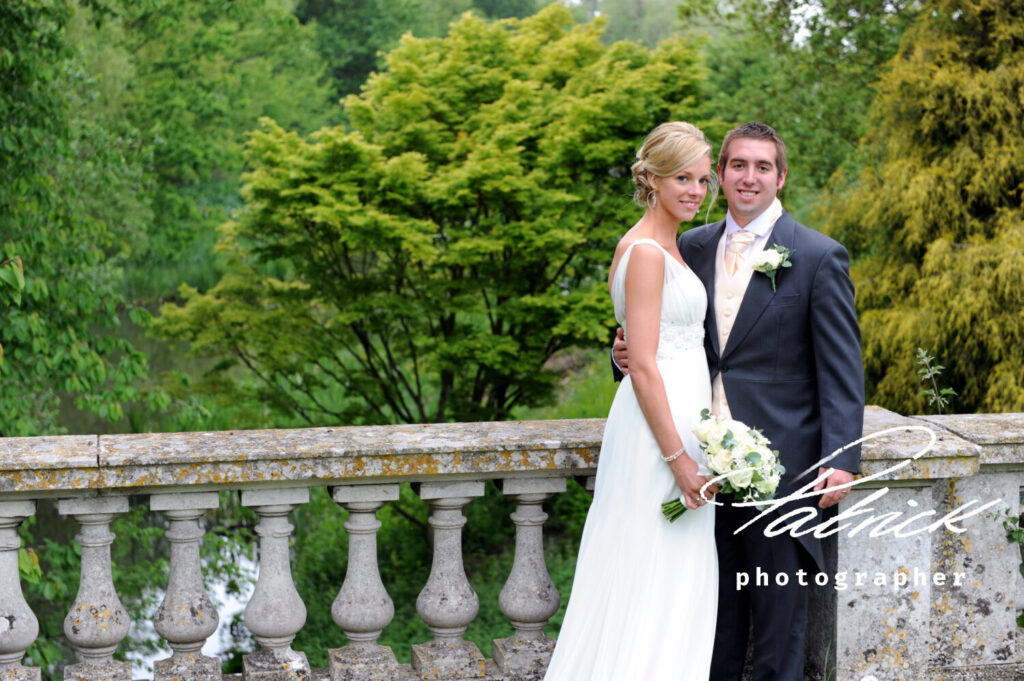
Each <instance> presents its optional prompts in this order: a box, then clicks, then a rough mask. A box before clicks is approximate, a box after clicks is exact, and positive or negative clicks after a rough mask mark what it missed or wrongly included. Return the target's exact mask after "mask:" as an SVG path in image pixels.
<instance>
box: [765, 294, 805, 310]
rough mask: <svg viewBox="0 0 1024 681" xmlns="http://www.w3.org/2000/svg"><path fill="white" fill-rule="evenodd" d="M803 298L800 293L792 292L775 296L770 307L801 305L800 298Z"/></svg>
mask: <svg viewBox="0 0 1024 681" xmlns="http://www.w3.org/2000/svg"><path fill="white" fill-rule="evenodd" d="M801 298H803V296H801V295H800V294H799V293H792V294H790V295H786V296H775V297H774V298H773V299H772V302H771V303H769V305H768V306H769V307H791V306H793V305H799V304H800V299H801Z"/></svg>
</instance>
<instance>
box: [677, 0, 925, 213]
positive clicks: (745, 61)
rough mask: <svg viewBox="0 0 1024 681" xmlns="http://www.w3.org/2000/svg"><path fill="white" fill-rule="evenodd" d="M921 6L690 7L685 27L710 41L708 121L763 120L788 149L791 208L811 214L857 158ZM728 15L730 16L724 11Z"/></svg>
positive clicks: (825, 2) (791, 1)
mask: <svg viewBox="0 0 1024 681" xmlns="http://www.w3.org/2000/svg"><path fill="white" fill-rule="evenodd" d="M917 5H918V3H917V2H916V0H897V1H894V2H885V3H879V2H875V0H768V1H762V0H740V1H739V2H734V3H728V4H726V3H714V2H710V3H709V2H705V1H703V0H688V1H686V2H683V3H681V4H680V7H679V13H680V17H681V19H682V21H683V23H684V25H685V26H686V27H688V28H690V29H691V30H692V31H693V32H696V33H705V34H707V35H708V36H709V39H708V42H707V45H706V48H705V49H706V53H707V59H706V61H707V63H708V67H709V70H710V73H709V76H708V82H707V86H706V89H707V92H708V98H707V100H706V103H707V107H708V108H707V111H708V114H709V115H715V116H718V117H719V118H721V119H722V120H724V121H728V122H730V123H736V124H738V123H744V122H746V121H751V120H759V121H764V122H766V123H769V124H770V125H772V126H774V127H776V128H777V129H778V130H779V132H780V134H781V135H782V137H783V139H784V140H786V144H787V146H788V150H789V155H790V159H789V161H790V167H791V172H790V175H789V179H788V180H787V182H786V188H785V190H784V196H783V200H784V201H785V203H786V205H787V207H788V208H789V209H790V210H792V211H795V212H796V213H797V214H798V215H801V216H805V217H809V214H810V210H811V208H812V207H813V205H814V203H815V201H816V200H817V197H818V194H819V192H820V191H821V189H822V188H823V187H824V186H825V184H826V183H827V182H828V179H829V177H831V175H832V174H833V172H835V170H836V169H837V168H839V167H840V166H841V165H842V164H843V163H848V162H849V161H850V160H851V158H852V157H854V155H855V152H856V149H857V144H858V141H859V140H860V138H861V137H862V136H863V135H864V133H865V131H866V127H867V121H868V111H869V108H870V105H871V102H872V100H873V99H874V96H875V92H874V88H873V83H874V82H875V81H876V80H877V78H878V75H879V73H880V71H881V68H882V66H883V65H884V64H885V63H886V62H887V61H888V60H889V59H890V58H891V57H892V56H893V54H895V52H896V49H897V46H898V44H899V40H900V36H901V35H902V34H903V31H904V30H905V28H906V26H907V24H908V23H909V22H910V21H911V20H913V18H914V17H915V16H916V14H917V11H918V8H917ZM723 7H725V8H728V9H723Z"/></svg>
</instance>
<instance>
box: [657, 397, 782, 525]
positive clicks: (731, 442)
mask: <svg viewBox="0 0 1024 681" xmlns="http://www.w3.org/2000/svg"><path fill="white" fill-rule="evenodd" d="M700 416H701V421H700V422H699V423H698V424H697V426H696V427H695V428H694V429H693V434H694V435H695V436H696V437H697V440H698V441H699V442H700V448H701V450H702V451H703V452H704V455H705V457H706V459H707V465H708V468H709V469H711V471H712V472H713V473H714V474H715V477H714V478H712V479H713V480H715V481H717V482H720V486H721V491H722V492H724V493H726V494H734V495H736V496H737V497H738V498H739V499H740V500H741V501H748V502H749V501H765V500H768V499H771V498H772V496H773V495H774V494H775V490H776V489H778V486H779V481H780V480H781V479H782V474H783V473H785V472H786V469H785V467H784V466H783V465H782V464H781V463H779V452H778V451H777V450H773V449H771V443H770V442H769V441H768V439H767V438H766V437H765V436H764V435H762V434H761V432H760V431H759V430H755V429H754V428H751V427H750V426H748V425H746V424H745V423H742V422H741V421H735V420H733V419H723V418H719V417H712V416H711V412H710V411H709V410H707V409H705V410H703V411H702V412H701V415H700ZM686 458H689V457H686ZM694 469H696V464H694ZM698 477H701V478H702V479H703V476H698ZM678 478H679V476H678V475H677V476H676V479H677V480H678ZM680 489H681V490H682V491H683V496H682V497H680V498H679V499H673V500H672V501H668V502H666V503H664V504H662V506H661V509H662V512H663V513H664V514H665V517H667V518H668V519H669V520H670V521H674V520H676V519H678V518H679V517H680V516H681V515H683V513H685V512H686V510H687V508H693V507H692V506H690V499H692V496H691V495H690V493H689V490H687V489H684V488H683V486H682V485H680ZM698 490H699V488H698ZM698 494H699V491H698Z"/></svg>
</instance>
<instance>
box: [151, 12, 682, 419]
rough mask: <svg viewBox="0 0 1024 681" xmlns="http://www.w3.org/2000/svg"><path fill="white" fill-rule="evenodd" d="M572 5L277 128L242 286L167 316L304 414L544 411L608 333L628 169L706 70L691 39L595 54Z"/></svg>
mask: <svg viewBox="0 0 1024 681" xmlns="http://www.w3.org/2000/svg"><path fill="white" fill-rule="evenodd" d="M602 26H603V22H601V21H598V22H594V23H591V24H587V25H584V26H575V27H574V26H572V19H571V16H570V14H569V11H568V10H567V9H565V8H563V7H560V6H557V5H556V6H551V7H549V8H547V9H545V10H543V11H542V12H540V13H539V14H538V15H536V16H534V17H531V18H528V19H523V20H516V19H508V20H502V21H499V22H494V23H490V24H489V23H486V22H485V21H483V20H481V19H479V18H476V17H473V16H472V15H466V16H464V17H463V19H461V20H460V21H459V22H458V23H457V24H455V25H453V27H452V30H451V33H450V35H449V36H448V37H447V38H433V39H417V38H413V37H411V36H406V37H405V38H403V40H402V42H401V45H400V46H399V47H398V48H397V49H396V50H394V51H393V52H391V53H390V54H389V55H388V57H387V70H386V71H384V72H382V73H380V74H377V75H374V76H373V77H372V78H371V79H370V81H369V82H368V83H367V86H366V89H365V90H364V93H363V94H362V95H361V96H358V97H356V96H351V97H349V98H348V99H347V100H346V102H345V106H346V109H347V112H348V114H349V116H350V117H351V120H352V124H353V126H354V127H355V130H354V131H351V132H347V131H345V130H343V129H341V128H327V129H324V130H321V131H319V132H318V133H316V134H315V135H314V136H313V137H312V138H311V139H309V140H304V139H302V138H301V137H300V136H299V135H296V134H294V133H290V132H286V131H284V130H283V129H281V128H280V127H279V126H277V125H276V124H274V123H272V122H269V121H267V122H264V123H263V125H262V126H261V129H260V130H259V131H258V132H256V133H255V134H253V136H252V139H251V141H250V144H249V154H250V156H249V158H250V163H251V164H252V166H253V170H252V172H250V173H249V174H248V175H247V176H246V180H247V184H246V187H245V197H246V205H245V207H244V209H243V210H242V211H241V212H240V214H239V216H238V219H237V220H236V221H233V222H231V223H228V224H227V225H226V226H225V227H224V230H223V237H222V240H221V243H220V249H221V250H222V251H223V252H225V253H226V254H228V255H229V257H230V258H231V259H232V265H231V268H230V271H229V272H228V274H227V275H226V276H225V277H224V278H223V279H222V280H221V282H220V283H219V284H218V285H217V286H216V287H215V288H214V289H212V290H211V291H209V292H208V293H205V294H202V293H200V292H198V291H196V290H194V289H189V288H184V289H183V290H182V295H183V296H184V297H185V298H186V300H187V304H186V305H184V306H182V307H176V306H165V307H164V308H162V309H161V317H160V319H159V320H158V322H157V325H158V328H159V330H160V331H161V332H162V333H164V334H166V335H167V336H169V337H173V338H180V339H186V340H188V341H190V342H191V343H192V347H193V351H195V352H198V353H208V354H212V355H219V356H223V355H230V356H233V357H235V358H237V360H238V361H240V362H241V363H243V364H244V365H245V366H246V367H247V368H248V369H249V370H250V371H251V372H252V374H253V375H255V376H257V377H258V378H259V379H260V380H261V381H262V385H263V389H264V391H265V396H266V397H267V398H268V399H272V400H275V401H276V404H278V405H281V406H283V407H284V408H286V409H290V410H292V412H293V413H295V414H296V415H298V416H299V417H300V418H301V419H303V420H304V421H305V422H307V423H356V422H395V421H400V422H401V421H404V422H428V421H444V420H449V419H461V420H478V419H500V418H505V417H507V416H508V415H509V411H510V410H511V409H512V408H513V407H515V406H516V405H527V406H528V405H531V404H536V403H538V402H540V401H543V400H544V399H547V398H548V397H549V396H550V395H551V393H552V389H553V388H554V386H555V383H556V378H557V374H556V373H555V372H553V371H550V370H546V369H544V368H543V365H544V363H545V361H546V360H548V359H549V358H550V357H551V356H552V355H553V354H554V353H556V352H557V351H559V350H560V349H562V348H566V347H569V346H572V345H577V344H588V343H589V344H593V343H606V342H607V340H608V322H609V320H610V318H611V315H610V304H609V301H608V294H607V290H606V286H605V277H606V272H607V263H608V260H609V254H610V253H611V251H612V247H613V245H614V243H615V239H616V237H617V236H618V235H619V234H621V233H622V232H623V231H624V230H625V229H626V228H628V226H629V225H630V224H631V223H632V222H633V221H635V220H636V219H637V216H638V215H637V211H636V209H635V208H634V207H632V206H631V205H630V203H629V195H630V191H631V181H630V179H629V164H630V162H631V160H632V158H633V155H634V153H635V149H636V147H637V146H638V144H639V143H640V142H641V141H642V139H643V137H644V135H645V134H646V133H647V132H648V131H649V130H650V129H651V128H653V127H654V126H655V125H656V124H657V123H660V122H662V121H665V120H670V119H674V118H690V119H691V120H692V116H691V114H692V112H693V107H694V102H695V101H696V100H698V99H699V98H700V88H699V85H700V80H701V75H702V70H701V67H700V64H699V62H698V58H697V55H696V54H695V53H694V50H693V49H692V48H691V47H690V46H689V45H687V44H684V43H683V42H680V41H675V42H669V43H665V44H663V45H661V46H660V47H659V48H657V49H656V50H654V51H648V50H647V49H645V48H643V47H641V46H640V45H637V44H630V43H618V44H615V45H613V46H611V47H608V48H606V47H604V46H603V45H602V44H601V41H600V38H601V30H602Z"/></svg>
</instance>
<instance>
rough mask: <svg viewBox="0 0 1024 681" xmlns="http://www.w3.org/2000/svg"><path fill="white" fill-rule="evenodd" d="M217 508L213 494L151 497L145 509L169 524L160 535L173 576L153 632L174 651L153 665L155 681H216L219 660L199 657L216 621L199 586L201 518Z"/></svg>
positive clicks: (215, 612) (201, 573) (215, 496)
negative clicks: (168, 546)
mask: <svg viewBox="0 0 1024 681" xmlns="http://www.w3.org/2000/svg"><path fill="white" fill-rule="evenodd" d="M217 506H218V497H217V493H216V492H189V493H184V494H154V495H153V496H151V497H150V499H149V508H150V509H151V510H153V511H160V512H161V513H163V514H164V517H166V518H167V520H168V522H169V523H170V526H169V527H168V528H167V532H166V534H165V535H164V536H166V537H167V539H168V541H170V543H171V574H170V578H169V579H168V581H167V593H166V595H165V596H164V600H163V602H162V603H161V604H160V607H159V608H158V609H157V611H156V615H155V616H154V617H153V627H154V628H155V629H156V632H157V633H158V634H160V635H161V636H163V637H164V640H166V641H167V643H168V644H169V645H170V646H171V650H172V651H174V652H173V654H172V655H171V657H168V658H165V659H163V660H158V661H157V662H156V663H155V664H154V665H153V679H154V681H220V676H221V674H220V660H218V659H217V658H215V657H209V656H207V655H203V654H202V652H201V650H202V648H203V645H204V644H205V643H206V639H207V638H209V637H210V635H211V634H213V632H215V631H216V630H217V624H218V623H219V621H220V618H219V616H218V615H217V608H216V606H215V605H214V604H213V601H211V600H210V596H209V594H207V592H206V587H205V586H204V585H203V571H202V566H201V564H200V562H199V542H200V540H201V539H202V538H203V527H202V524H201V522H200V518H202V517H203V515H204V514H205V513H206V511H207V510H208V509H211V508H217Z"/></svg>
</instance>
